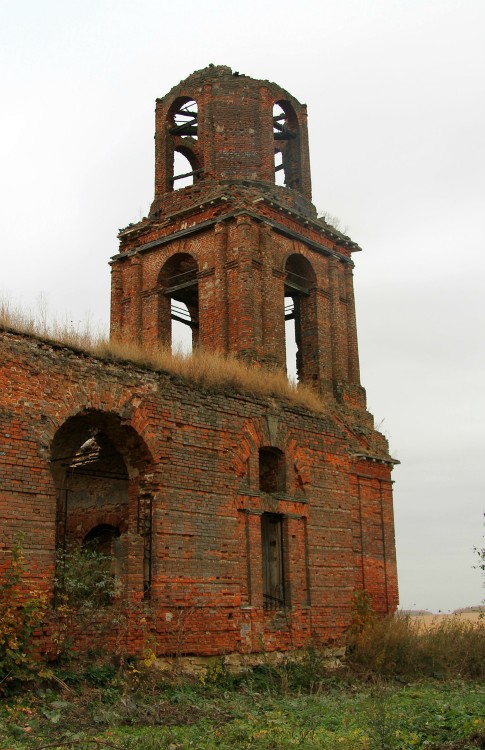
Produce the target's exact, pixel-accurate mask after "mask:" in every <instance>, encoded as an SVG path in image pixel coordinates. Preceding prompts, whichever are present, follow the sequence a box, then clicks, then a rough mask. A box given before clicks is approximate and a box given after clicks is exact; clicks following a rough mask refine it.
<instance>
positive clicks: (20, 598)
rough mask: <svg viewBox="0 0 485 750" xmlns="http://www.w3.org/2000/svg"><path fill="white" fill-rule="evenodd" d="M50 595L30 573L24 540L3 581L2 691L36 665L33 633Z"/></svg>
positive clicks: (0, 591)
mask: <svg viewBox="0 0 485 750" xmlns="http://www.w3.org/2000/svg"><path fill="white" fill-rule="evenodd" d="M46 608H47V596H46V594H45V593H43V592H41V591H40V590H39V589H37V588H36V587H35V585H34V584H33V582H32V581H31V580H30V579H29V578H28V575H26V569H25V558H24V554H23V550H22V546H21V542H20V540H17V541H16V542H15V544H14V546H13V549H12V552H11V560H10V562H9V564H8V565H7V566H6V568H5V570H4V572H3V578H2V582H1V583H0V694H1V693H2V692H5V691H6V690H7V688H8V685H9V684H10V683H12V682H15V681H16V680H19V679H23V678H25V677H26V676H27V675H28V673H29V672H30V670H31V669H32V668H33V664H34V659H33V644H32V635H33V633H34V631H35V630H36V629H37V628H38V627H39V625H40V624H41V623H42V621H43V619H44V616H45V613H46Z"/></svg>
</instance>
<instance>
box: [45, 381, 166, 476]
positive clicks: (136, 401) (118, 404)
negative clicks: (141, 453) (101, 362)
mask: <svg viewBox="0 0 485 750" xmlns="http://www.w3.org/2000/svg"><path fill="white" fill-rule="evenodd" d="M93 377H94V376H93ZM145 390H146V388H145ZM144 398H145V396H144V393H143V389H142V390H140V391H137V390H131V389H127V388H126V387H124V386H123V385H121V384H119V383H114V382H111V383H110V385H109V387H108V386H107V385H106V384H104V385H103V383H102V382H101V383H98V384H97V387H95V388H93V387H92V383H91V382H89V381H87V380H86V381H85V382H83V383H76V384H74V383H72V382H71V383H70V384H69V388H68V389H66V390H64V391H62V392H61V393H59V394H58V399H57V401H56V415H55V417H54V416H53V415H52V414H51V415H45V416H44V425H45V428H44V430H43V432H42V433H40V435H39V436H38V445H39V452H40V454H41V455H42V457H43V458H44V459H45V460H47V461H49V460H50V454H51V447H52V443H53V440H54V438H55V435H56V433H57V432H58V431H59V429H60V428H61V427H62V426H63V425H64V424H65V423H66V422H67V421H68V420H69V419H72V418H75V417H78V416H80V415H83V414H86V413H88V412H92V413H94V412H98V413H100V414H102V413H104V414H111V415H113V417H115V418H116V419H118V420H120V423H122V424H123V425H124V426H128V427H131V428H132V429H133V430H134V432H136V433H137V434H138V435H139V437H140V440H142V441H143V443H144V445H145V446H146V451H147V454H148V455H150V456H151V457H152V459H151V460H152V462H157V461H158V460H159V459H158V453H159V450H160V449H159V448H158V447H157V444H156V443H155V442H154V441H153V438H154V436H153V433H152V432H150V430H149V429H148V423H147V421H146V418H145V417H144V413H143V402H144Z"/></svg>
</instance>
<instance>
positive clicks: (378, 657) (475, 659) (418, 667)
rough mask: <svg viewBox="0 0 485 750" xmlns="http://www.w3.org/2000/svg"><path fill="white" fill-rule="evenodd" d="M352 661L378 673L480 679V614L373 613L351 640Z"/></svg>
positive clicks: (484, 648) (483, 649)
mask: <svg viewBox="0 0 485 750" xmlns="http://www.w3.org/2000/svg"><path fill="white" fill-rule="evenodd" d="M351 662H353V663H354V664H356V665H359V666H360V667H364V668H365V669H368V670H369V671H371V672H376V673H378V674H382V675H400V676H405V677H442V678H450V677H462V678H466V677H468V678H483V677H485V619H483V618H482V619H480V618H474V619H465V618H462V617H459V616H453V615H450V616H447V617H443V618H441V619H435V621H434V623H432V624H429V623H426V624H424V623H423V622H422V619H421V618H419V617H417V618H414V617H410V616H409V615H404V616H403V615H396V616H394V617H387V618H375V619H372V620H371V621H370V622H369V623H368V624H367V625H366V627H365V628H364V630H363V632H362V633H361V634H360V635H359V637H358V638H357V639H356V641H355V642H354V643H352V645H351Z"/></svg>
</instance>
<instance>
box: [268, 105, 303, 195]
mask: <svg viewBox="0 0 485 750" xmlns="http://www.w3.org/2000/svg"><path fill="white" fill-rule="evenodd" d="M298 131H299V128H298V118H297V116H296V113H295V110H294V109H293V107H292V105H291V104H290V103H289V102H287V101H285V100H281V101H279V102H276V103H275V104H274V106H273V138H274V141H275V183H276V184H277V185H285V186H286V187H290V188H293V189H299V188H300V187H301V169H300V156H299V138H298ZM278 154H281V157H280V156H279V155H278ZM277 155H278V156H277Z"/></svg>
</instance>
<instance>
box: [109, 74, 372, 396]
mask: <svg viewBox="0 0 485 750" xmlns="http://www.w3.org/2000/svg"><path fill="white" fill-rule="evenodd" d="M119 239H120V249H119V253H118V254H117V255H116V256H115V257H114V258H113V259H112V262H111V264H112V297H111V335H112V337H114V338H116V339H121V340H123V339H126V340H136V341H138V342H139V343H142V344H146V345H148V346H153V345H156V344H158V343H162V342H163V343H165V344H170V342H171V331H172V322H173V321H174V320H175V321H179V322H182V323H184V324H185V325H186V326H187V327H188V328H189V329H190V330H191V332H192V344H193V346H199V347H202V348H205V349H208V350H217V351H221V352H225V353H229V352H232V353H234V354H236V355H237V356H240V357H242V358H244V359H246V360H248V361H257V362H260V363H262V364H266V365H271V366H278V367H281V368H285V367H286V349H287V347H289V346H290V344H289V342H288V341H287V340H286V338H287V337H286V334H285V326H286V323H287V322H288V321H290V323H289V325H290V326H292V327H293V331H294V342H295V344H296V355H295V360H296V363H295V364H296V370H297V376H298V380H299V381H300V382H304V383H308V384H310V385H311V386H312V387H314V388H315V389H316V390H318V391H319V392H320V393H322V394H323V393H332V394H333V395H334V396H336V397H337V398H338V399H340V400H343V401H346V402H347V403H349V404H354V405H356V406H360V407H365V394H364V391H363V389H362V388H361V386H360V376H359V358H358V349H357V332H356V322H355V309H354V296H353V279H352V268H353V262H352V260H351V254H352V252H355V251H358V250H360V248H359V246H358V245H357V244H356V243H354V242H352V241H351V240H350V239H349V238H348V237H346V236H345V235H343V234H342V233H341V232H339V231H337V230H336V229H334V228H333V227H332V226H330V225H329V224H327V223H326V222H325V221H324V220H323V219H319V218H318V217H317V212H316V209H315V207H314V206H313V204H312V202H311V175H310V160H309V150H308V131H307V112H306V107H305V105H303V104H300V103H299V102H298V101H297V100H296V99H295V98H294V97H293V96H291V94H289V93H288V92H287V91H285V90H284V89H282V88H280V86H278V85H277V84H275V83H270V82H268V81H263V80H254V79H252V78H249V77H247V76H245V75H242V74H239V73H237V72H233V71H232V70H231V69H230V68H228V67H226V66H213V65H210V66H209V67H207V68H204V69H203V70H200V71H196V72H195V73H193V74H192V75H190V76H189V77H188V78H187V79H186V80H184V81H182V82H181V83H179V84H178V85H177V86H175V87H174V88H173V89H172V90H171V91H170V92H169V93H168V94H166V95H165V96H164V97H163V98H161V99H158V100H157V103H156V127H155V196H154V200H153V203H152V205H151V208H150V212H149V215H148V217H146V218H144V219H142V220H141V221H140V222H139V223H137V224H130V225H129V226H128V227H126V228H125V229H123V230H121V231H120V233H119ZM295 344H293V347H295Z"/></svg>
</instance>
